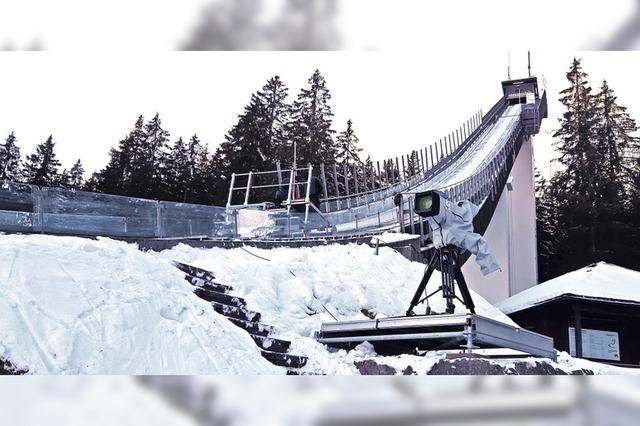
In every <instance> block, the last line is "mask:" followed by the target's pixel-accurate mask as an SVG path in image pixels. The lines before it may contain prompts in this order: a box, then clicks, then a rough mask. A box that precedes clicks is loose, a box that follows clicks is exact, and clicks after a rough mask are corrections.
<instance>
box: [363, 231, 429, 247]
mask: <svg viewBox="0 0 640 426" xmlns="http://www.w3.org/2000/svg"><path fill="white" fill-rule="evenodd" d="M418 238H420V236H419V235H416V234H405V233H402V232H389V231H387V232H383V233H382V234H380V235H376V236H374V237H371V244H376V243H379V244H380V245H384V244H393V243H398V242H401V241H407V242H409V241H415V240H417V239H418Z"/></svg>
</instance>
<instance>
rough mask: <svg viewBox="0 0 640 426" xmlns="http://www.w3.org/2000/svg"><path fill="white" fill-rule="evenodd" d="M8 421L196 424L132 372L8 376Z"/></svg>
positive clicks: (3, 385) (4, 384)
mask: <svg viewBox="0 0 640 426" xmlns="http://www.w3.org/2000/svg"><path fill="white" fill-rule="evenodd" d="M0 395H1V396H2V402H1V403H0V407H1V408H2V418H3V421H2V423H3V424H6V425H28V426H36V425H47V426H86V425H92V426H113V425H120V426H143V425H153V426H196V425H197V424H198V423H197V422H196V421H195V420H194V419H192V418H190V417H187V415H185V414H183V413H179V412H177V410H176V409H174V408H173V407H172V406H170V405H169V404H167V403H166V402H165V401H164V400H163V399H162V397H161V396H160V395H158V394H157V393H156V392H154V391H153V390H150V389H146V388H143V387H142V386H141V385H140V384H139V382H137V381H136V380H135V379H133V378H130V377H123V376H120V377H106V376H102V377H94V376H91V377H86V376H85V377H56V378H52V377H28V378H24V377H20V378H19V377H8V378H6V379H5V380H2V381H0Z"/></svg>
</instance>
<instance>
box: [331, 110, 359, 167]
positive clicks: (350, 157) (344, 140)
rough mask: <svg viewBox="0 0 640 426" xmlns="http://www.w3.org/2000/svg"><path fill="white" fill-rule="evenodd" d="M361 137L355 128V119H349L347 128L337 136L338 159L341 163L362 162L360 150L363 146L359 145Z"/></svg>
mask: <svg viewBox="0 0 640 426" xmlns="http://www.w3.org/2000/svg"><path fill="white" fill-rule="evenodd" d="M359 142H360V139H358V136H357V135H356V132H355V130H354V129H353V121H351V119H349V120H348V121H347V128H346V129H345V130H344V131H342V132H341V133H340V134H339V135H338V137H337V138H336V161H337V162H339V163H342V162H346V163H350V162H354V163H360V162H361V160H360V152H362V148H360V147H359V146H358V143H359Z"/></svg>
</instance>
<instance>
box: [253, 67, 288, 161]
mask: <svg viewBox="0 0 640 426" xmlns="http://www.w3.org/2000/svg"><path fill="white" fill-rule="evenodd" d="M288 91H289V89H288V88H287V86H286V85H285V84H284V83H283V82H282V80H280V77H279V76H277V75H276V76H273V77H271V78H270V79H269V80H268V81H267V83H266V84H265V85H264V86H263V87H262V90H260V91H258V92H257V93H256V94H255V99H254V102H257V103H259V104H260V106H261V117H260V121H259V124H260V126H261V127H262V128H263V129H264V130H263V132H264V133H263V138H264V139H263V140H262V141H261V143H260V144H259V149H260V153H259V154H260V155H261V156H262V157H264V158H265V159H266V160H267V161H269V162H271V163H274V164H275V162H276V161H278V160H281V157H282V156H286V152H287V149H288V146H289V142H288V133H287V127H288V125H289V122H290V119H291V105H289V104H288V103H287V101H286V99H287V96H288Z"/></svg>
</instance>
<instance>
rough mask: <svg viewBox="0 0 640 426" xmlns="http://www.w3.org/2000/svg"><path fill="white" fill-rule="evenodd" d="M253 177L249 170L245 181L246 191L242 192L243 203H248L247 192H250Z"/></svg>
mask: <svg viewBox="0 0 640 426" xmlns="http://www.w3.org/2000/svg"><path fill="white" fill-rule="evenodd" d="M252 179H253V172H249V180H248V181H247V192H246V193H245V194H244V205H245V206H246V205H247V204H249V193H250V192H251V181H252Z"/></svg>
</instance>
